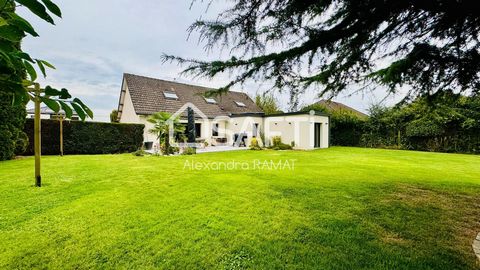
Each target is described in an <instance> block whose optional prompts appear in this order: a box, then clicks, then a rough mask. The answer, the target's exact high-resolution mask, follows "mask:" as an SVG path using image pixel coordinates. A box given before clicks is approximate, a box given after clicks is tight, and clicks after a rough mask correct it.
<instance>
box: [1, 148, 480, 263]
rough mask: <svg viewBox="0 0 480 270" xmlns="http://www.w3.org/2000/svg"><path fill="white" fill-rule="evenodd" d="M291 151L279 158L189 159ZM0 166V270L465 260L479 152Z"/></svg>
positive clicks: (354, 151) (56, 160) (476, 207)
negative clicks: (258, 164)
mask: <svg viewBox="0 0 480 270" xmlns="http://www.w3.org/2000/svg"><path fill="white" fill-rule="evenodd" d="M253 160H260V161H262V162H263V161H268V162H270V161H273V162H274V163H276V162H278V161H285V160H288V161H292V162H293V163H294V166H289V167H288V168H282V169H279V168H273V169H268V168H262V169H261V170H260V169H258V168H254V167H251V168H247V169H242V168H240V167H237V168H230V169H229V168H223V169H221V170H216V171H213V170H212V168H209V169H205V168H204V169H200V170H196V169H193V170H192V169H190V168H186V167H185V166H186V165H185V164H186V162H189V163H192V162H200V163H212V162H220V161H225V162H230V161H237V162H252V161H253ZM42 161H43V169H44V173H43V187H42V188H34V187H33V181H32V172H33V164H34V159H33V158H32V157H26V158H19V159H16V160H11V161H4V162H2V163H0V201H1V202H2V204H1V205H0V217H1V218H0V268H2V269H6V268H10V269H21V268H23V269H31V268H40V269H46V268H97V269H118V268H142V269H154V268H170V269H171V268H183V269H185V268H189V269H191V268H222V269H244V268H255V269H259V268H260V269H272V268H304V269H308V268H316V269H318V268H320V269H359V268H364V269H475V268H476V267H478V264H476V258H475V255H474V253H473V250H472V241H473V240H474V238H475V236H476V233H478V232H479V231H480V225H479V216H480V197H479V196H478V194H480V171H479V170H478V168H479V167H480V157H479V156H474V155H462V154H444V153H427V152H414V151H402V150H381V149H364V148H352V147H333V148H330V149H322V150H316V151H273V150H264V151H240V152H238V151H236V152H223V153H208V154H200V155H194V156H167V157H158V156H143V157H137V156H134V155H132V154H119V155H83V156H78V155H67V156H64V157H59V156H45V157H43V159H42Z"/></svg>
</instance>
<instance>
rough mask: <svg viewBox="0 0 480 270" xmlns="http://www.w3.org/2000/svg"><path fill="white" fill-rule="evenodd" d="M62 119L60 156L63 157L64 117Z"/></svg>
mask: <svg viewBox="0 0 480 270" xmlns="http://www.w3.org/2000/svg"><path fill="white" fill-rule="evenodd" d="M59 117H60V156H61V157H63V116H59Z"/></svg>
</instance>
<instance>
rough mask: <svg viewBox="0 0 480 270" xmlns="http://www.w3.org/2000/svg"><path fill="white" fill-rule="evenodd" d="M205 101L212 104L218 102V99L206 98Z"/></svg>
mask: <svg viewBox="0 0 480 270" xmlns="http://www.w3.org/2000/svg"><path fill="white" fill-rule="evenodd" d="M205 101H206V102H207V103H210V104H217V101H216V100H215V99H213V98H207V97H206V98H205Z"/></svg>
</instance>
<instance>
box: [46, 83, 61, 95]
mask: <svg viewBox="0 0 480 270" xmlns="http://www.w3.org/2000/svg"><path fill="white" fill-rule="evenodd" d="M45 95H46V96H59V95H60V91H58V90H57V89H54V88H52V87H51V86H50V85H47V86H46V87H45Z"/></svg>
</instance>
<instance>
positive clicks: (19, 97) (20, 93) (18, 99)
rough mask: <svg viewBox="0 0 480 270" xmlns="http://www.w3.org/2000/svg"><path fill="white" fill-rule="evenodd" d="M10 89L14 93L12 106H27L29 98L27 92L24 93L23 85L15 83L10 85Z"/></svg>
mask: <svg viewBox="0 0 480 270" xmlns="http://www.w3.org/2000/svg"><path fill="white" fill-rule="evenodd" d="M10 87H11V88H12V89H13V91H14V93H13V94H14V95H13V100H12V104H13V105H15V106H16V105H21V104H27V102H28V101H29V97H30V96H29V95H28V93H27V91H25V88H24V87H23V85H21V84H17V83H15V84H12V85H10Z"/></svg>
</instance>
